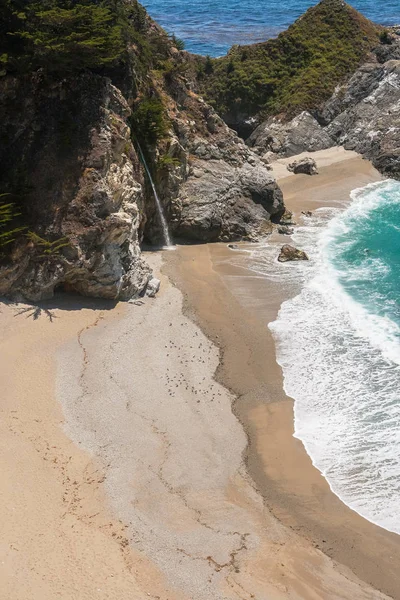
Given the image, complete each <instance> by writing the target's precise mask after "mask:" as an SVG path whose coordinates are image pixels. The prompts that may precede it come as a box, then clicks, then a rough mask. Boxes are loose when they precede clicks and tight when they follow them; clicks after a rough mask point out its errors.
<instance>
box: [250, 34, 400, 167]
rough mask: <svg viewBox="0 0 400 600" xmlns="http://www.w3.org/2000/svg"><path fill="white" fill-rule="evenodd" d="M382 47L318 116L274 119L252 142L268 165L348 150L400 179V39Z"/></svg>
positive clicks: (303, 115)
mask: <svg viewBox="0 0 400 600" xmlns="http://www.w3.org/2000/svg"><path fill="white" fill-rule="evenodd" d="M389 41H390V43H388V44H386V45H384V46H379V47H378V48H377V49H376V51H375V52H374V53H373V54H371V55H370V57H369V61H368V62H366V63H365V64H363V65H362V66H361V67H360V68H359V69H357V70H356V71H355V73H354V74H353V76H352V77H351V78H350V79H349V81H348V82H347V83H345V84H343V85H341V86H338V87H337V88H336V90H335V92H334V93H333V95H332V96H331V98H330V99H329V100H327V102H325V103H323V104H322V105H321V106H320V107H319V109H318V110H316V111H315V112H314V115H315V116H312V115H311V114H309V113H302V114H301V115H298V116H297V117H295V118H294V119H293V120H291V121H289V122H286V121H284V120H281V119H279V118H271V119H269V120H267V121H265V122H264V123H262V124H261V125H259V127H257V129H256V130H255V131H254V132H253V134H252V135H251V136H250V138H249V140H248V143H249V145H251V146H252V147H253V149H254V150H256V151H257V152H258V153H259V154H260V155H261V156H263V157H264V160H274V159H275V158H279V157H288V156H293V155H294V154H297V153H299V152H305V151H307V152H312V151H314V150H321V149H324V148H327V147H329V146H334V145H342V146H344V147H345V148H346V149H347V150H356V151H357V152H359V153H360V154H362V155H363V156H365V157H366V158H368V159H369V160H371V161H372V162H373V164H374V165H375V167H376V168H377V169H378V170H379V171H381V173H383V174H385V175H387V176H389V177H396V178H400V35H399V32H397V33H396V32H395V31H394V32H393V33H392V37H391V38H390V39H389Z"/></svg>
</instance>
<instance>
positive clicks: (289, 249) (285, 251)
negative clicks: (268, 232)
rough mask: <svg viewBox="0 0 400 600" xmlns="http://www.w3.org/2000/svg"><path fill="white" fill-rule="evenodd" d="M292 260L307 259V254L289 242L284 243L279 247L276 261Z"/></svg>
mask: <svg viewBox="0 0 400 600" xmlns="http://www.w3.org/2000/svg"><path fill="white" fill-rule="evenodd" d="M293 260H308V256H307V254H306V253H305V252H304V251H303V250H299V249H298V248H295V247H294V246H291V245H290V244H285V245H284V246H282V248H281V251H280V254H279V256H278V261H279V262H289V261H293Z"/></svg>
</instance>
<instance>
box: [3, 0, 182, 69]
mask: <svg viewBox="0 0 400 600" xmlns="http://www.w3.org/2000/svg"><path fill="white" fill-rule="evenodd" d="M0 11H1V12H0V70H3V71H9V72H26V71H30V70H35V69H38V68H45V69H46V70H47V71H49V72H57V73H68V72H77V71H81V70H83V69H94V70H99V69H103V68H106V67H113V66H116V65H118V64H121V63H123V62H125V61H126V60H127V59H128V56H129V58H130V60H131V61H133V62H135V57H134V55H135V54H136V58H137V59H138V60H137V61H136V62H137V63H138V65H135V66H138V67H142V70H143V72H145V71H146V69H147V68H148V67H149V65H151V63H152V62H153V61H155V62H156V61H157V60H159V59H160V58H162V59H164V58H165V50H166V48H168V47H169V46H170V45H171V44H172V43H173V41H172V42H171V41H170V40H169V39H168V36H167V35H166V34H165V33H164V34H163V32H162V31H161V30H157V31H153V30H151V28H150V27H149V19H148V17H147V13H146V10H145V9H144V8H143V7H142V6H141V5H140V4H139V3H138V2H137V1H136V0H129V1H127V0H33V1H31V2H26V1H25V0H0ZM179 43H180V42H179V40H176V44H177V45H179ZM139 70H140V69H139Z"/></svg>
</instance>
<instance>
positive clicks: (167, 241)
mask: <svg viewBox="0 0 400 600" xmlns="http://www.w3.org/2000/svg"><path fill="white" fill-rule="evenodd" d="M137 146H138V150H139V154H140V158H141V160H142V163H143V166H144V168H145V169H146V173H147V176H148V178H149V181H150V185H151V189H152V190H153V194H154V198H155V201H156V206H157V210H158V215H159V217H160V222H161V227H162V231H163V237H164V245H165V246H166V247H171V246H172V241H171V236H170V234H169V229H168V223H167V219H166V218H165V214H164V210H163V206H162V204H161V200H160V198H159V197H158V194H157V190H156V186H155V184H154V181H153V178H152V176H151V173H150V169H149V167H148V166H147V162H146V159H145V157H144V154H143V151H142V149H141V147H140V145H139V143H137Z"/></svg>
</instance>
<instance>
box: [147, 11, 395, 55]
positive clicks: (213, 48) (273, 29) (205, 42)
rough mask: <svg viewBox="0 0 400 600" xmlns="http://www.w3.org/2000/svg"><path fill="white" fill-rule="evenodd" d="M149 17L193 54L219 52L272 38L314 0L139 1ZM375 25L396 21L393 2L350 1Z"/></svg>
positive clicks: (215, 53) (221, 53)
mask: <svg viewBox="0 0 400 600" xmlns="http://www.w3.org/2000/svg"><path fill="white" fill-rule="evenodd" d="M142 3H143V4H144V6H145V7H146V8H147V9H148V11H149V13H150V15H151V16H152V17H153V18H154V19H156V21H158V22H159V23H160V25H162V26H163V27H164V28H165V29H166V30H167V31H168V32H170V33H175V34H176V35H177V36H178V37H179V38H182V39H183V40H184V41H185V43H186V49H187V50H189V51H190V52H195V53H198V54H204V55H206V54H209V55H210V56H221V55H223V54H226V52H227V51H228V49H229V48H230V47H231V46H232V45H233V44H251V43H253V42H260V41H264V40H265V39H267V38H269V37H273V36H276V35H277V34H278V33H279V32H280V31H282V30H284V29H286V28H287V27H288V26H289V25H290V24H291V23H293V21H295V20H296V19H297V18H298V17H299V16H300V15H302V14H303V13H304V12H305V11H306V10H307V8H309V7H310V6H312V5H313V4H316V2H314V1H313V0H282V1H281V2H276V1H275V0H143V2H142ZM351 4H352V5H353V6H354V7H355V8H357V10H360V11H361V12H362V13H363V14H364V15H365V16H367V17H368V18H370V19H372V20H373V21H375V22H377V23H382V24H386V25H394V24H398V23H400V2H399V1H398V0H354V1H353V2H351Z"/></svg>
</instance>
